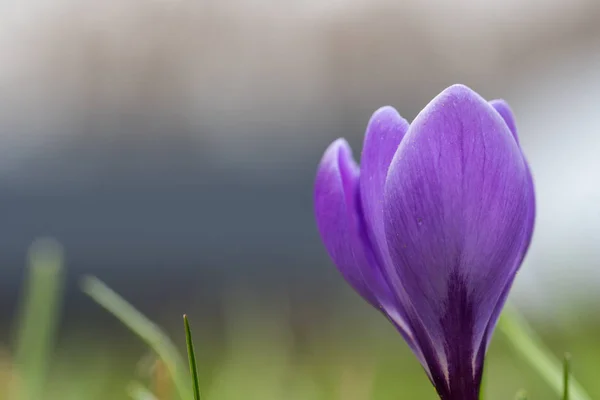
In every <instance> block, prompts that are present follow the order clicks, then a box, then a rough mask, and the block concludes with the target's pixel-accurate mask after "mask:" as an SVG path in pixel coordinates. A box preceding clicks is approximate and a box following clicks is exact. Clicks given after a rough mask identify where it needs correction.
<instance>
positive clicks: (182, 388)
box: [81, 276, 192, 400]
mask: <svg viewBox="0 0 600 400" xmlns="http://www.w3.org/2000/svg"><path fill="white" fill-rule="evenodd" d="M81 287H82V290H83V292H84V293H86V294H87V295H88V296H90V297H91V298H92V299H94V301H96V302H97V303H98V304H100V305H101V306H102V307H104V308H105V309H106V310H107V311H108V312H110V313H111V314H113V315H114V316H115V317H117V318H118V319H119V320H120V321H121V322H122V323H123V324H125V326H127V327H128V328H129V329H130V330H131V331H133V333H135V334H136V335H138V336H139V337H140V338H141V339H142V340H143V341H144V342H146V344H147V345H148V346H150V348H152V350H154V352H156V354H157V355H158V357H160V359H161V360H162V361H163V362H164V363H165V366H166V367H167V369H168V371H169V373H170V374H171V378H172V379H173V383H174V384H175V389H176V390H177V393H178V394H179V396H180V398H181V399H182V400H188V399H191V398H192V393H191V392H190V390H189V388H188V379H189V376H188V374H187V368H186V367H185V363H184V362H183V358H182V357H181V355H180V354H179V352H178V351H177V348H176V347H175V345H174V344H173V342H171V340H170V339H169V338H168V337H167V335H166V334H165V333H163V331H162V330H161V329H160V328H159V327H158V326H156V325H155V324H154V323H153V322H152V321H150V320H149V319H148V318H146V317H145V316H144V315H143V314H142V313H140V312H139V311H138V310H136V309H135V308H134V307H133V306H132V305H131V304H129V303H128V302H127V301H125V300H124V299H123V298H122V297H121V296H119V295H118V294H117V293H115V292H114V291H113V290H112V289H110V288H109V287H108V286H106V285H105V284H104V283H103V282H102V281H100V280H99V279H97V278H95V277H91V276H88V277H85V278H84V279H83V281H82V283H81Z"/></svg>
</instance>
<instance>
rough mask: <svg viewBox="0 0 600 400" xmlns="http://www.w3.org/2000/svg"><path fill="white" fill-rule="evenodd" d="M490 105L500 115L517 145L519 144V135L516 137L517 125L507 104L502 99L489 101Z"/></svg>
mask: <svg viewBox="0 0 600 400" xmlns="http://www.w3.org/2000/svg"><path fill="white" fill-rule="evenodd" d="M490 105H491V106H492V107H494V109H495V110H496V111H497V112H498V114H500V116H501V117H502V119H503V120H504V122H505V123H506V125H507V126H508V129H510V133H512V135H513V136H514V138H515V140H516V141H517V143H519V135H517V124H516V123H515V117H514V115H513V112H512V110H511V109H510V106H509V105H508V103H507V102H506V101H504V100H502V99H496V100H492V101H490Z"/></svg>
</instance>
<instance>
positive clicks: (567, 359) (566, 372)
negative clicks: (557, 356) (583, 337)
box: [562, 353, 571, 400]
mask: <svg viewBox="0 0 600 400" xmlns="http://www.w3.org/2000/svg"><path fill="white" fill-rule="evenodd" d="M570 375H571V355H570V354H569V353H566V354H565V356H564V358H563V397H562V398H563V400H569V378H570Z"/></svg>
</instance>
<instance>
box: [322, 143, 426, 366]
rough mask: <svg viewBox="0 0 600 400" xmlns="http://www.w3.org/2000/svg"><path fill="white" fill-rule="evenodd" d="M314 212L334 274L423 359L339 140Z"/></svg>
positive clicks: (326, 158) (327, 159)
mask: <svg viewBox="0 0 600 400" xmlns="http://www.w3.org/2000/svg"><path fill="white" fill-rule="evenodd" d="M315 212H316V219H317V227H318V229H319V233H320V234H321V237H322V239H323V242H324V244H325V247H326V249H327V251H328V253H329V255H330V257H331V258H332V260H333V262H334V263H335V265H336V266H337V268H338V270H339V271H340V272H341V274H342V275H343V276H344V278H345V279H346V281H347V282H348V283H349V284H350V285H351V286H352V287H353V288H354V290H356V291H357V292H358V293H359V294H360V295H361V296H362V297H363V298H364V299H365V300H366V301H368V302H369V303H370V304H371V305H372V306H373V307H375V308H377V309H378V310H380V311H381V312H383V314H384V315H386V316H387V318H388V319H389V320H390V322H391V323H392V324H393V325H394V326H395V327H396V328H397V329H398V331H399V332H400V333H401V334H402V336H403V337H404V339H405V340H406V341H407V343H408V345H409V346H410V347H411V349H412V350H413V352H414V353H415V355H416V356H417V357H418V358H419V360H422V355H421V353H420V350H419V349H418V347H416V346H415V344H414V339H413V335H412V332H411V329H410V327H409V325H408V324H407V322H406V320H405V317H404V316H405V312H404V310H403V309H402V307H401V306H400V305H399V303H398V302H397V301H396V297H395V296H394V295H393V294H392V292H391V289H390V287H389V285H388V283H387V281H386V280H385V278H384V276H383V274H382V269H381V266H380V264H379V260H380V259H381V257H380V256H379V255H377V254H376V252H377V250H376V249H373V248H372V246H371V243H370V240H369V237H368V236H369V235H368V233H367V227H366V222H365V218H364V215H363V213H362V209H361V207H360V194H359V169H358V166H357V165H356V163H355V162H354V160H353V159H352V151H351V149H350V146H349V145H348V143H347V142H346V141H345V140H343V139H338V140H336V141H335V142H333V143H332V144H331V145H330V146H329V147H328V149H327V150H326V151H325V154H324V155H323V158H322V160H321V163H320V165H319V169H318V172H317V179H316V184H315ZM426 372H427V373H429V371H428V370H427V369H426Z"/></svg>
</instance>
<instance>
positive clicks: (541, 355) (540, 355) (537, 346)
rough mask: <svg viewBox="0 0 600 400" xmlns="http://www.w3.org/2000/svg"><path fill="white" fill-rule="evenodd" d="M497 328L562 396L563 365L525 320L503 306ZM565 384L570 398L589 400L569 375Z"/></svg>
mask: <svg viewBox="0 0 600 400" xmlns="http://www.w3.org/2000/svg"><path fill="white" fill-rule="evenodd" d="M498 329H499V330H500V331H501V332H502V333H504V335H506V337H507V338H508V340H509V342H510V343H511V344H512V346H513V347H514V348H515V350H517V353H518V354H519V355H520V356H521V357H523V359H524V360H525V361H527V362H528V363H529V365H530V366H531V367H532V368H533V369H534V370H535V371H537V373H538V374H539V375H540V376H541V377H542V379H543V380H544V381H546V383H547V384H548V385H549V386H550V387H551V388H552V389H553V390H554V391H555V392H556V394H557V396H562V395H563V381H564V373H563V367H562V365H561V363H560V361H559V360H558V359H557V358H556V357H555V356H554V355H553V354H552V353H551V352H550V350H549V349H547V348H546V347H545V346H544V344H543V343H542V341H541V339H540V338H539V337H537V335H536V334H535V333H534V332H533V330H532V329H531V328H530V327H529V325H528V324H527V322H526V321H525V319H524V318H523V317H522V316H521V315H520V314H519V313H518V312H517V311H516V310H515V309H514V308H511V307H510V306H507V307H506V309H505V311H504V312H503V314H502V316H501V318H500V321H499V323H498ZM569 386H570V387H569V394H570V397H569V398H570V400H592V399H591V397H590V396H589V395H588V394H587V393H586V392H585V390H584V389H583V387H582V386H581V385H580V384H579V383H578V382H577V381H576V380H575V379H574V378H573V377H570V382H569Z"/></svg>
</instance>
